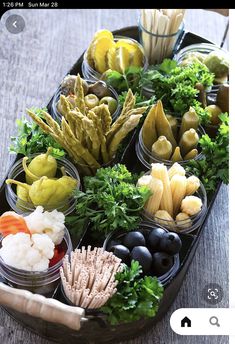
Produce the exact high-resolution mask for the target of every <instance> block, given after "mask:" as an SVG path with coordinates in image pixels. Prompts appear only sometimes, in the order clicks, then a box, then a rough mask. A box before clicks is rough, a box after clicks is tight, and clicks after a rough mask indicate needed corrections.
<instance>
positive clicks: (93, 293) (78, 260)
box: [60, 246, 122, 309]
mask: <svg viewBox="0 0 235 344" xmlns="http://www.w3.org/2000/svg"><path fill="white" fill-rule="evenodd" d="M121 269H122V265H121V259H119V258H117V257H116V256H115V255H114V254H113V253H112V252H107V251H104V249H103V248H97V247H95V248H94V249H93V250H91V246H88V247H87V249H86V248H85V247H82V248H81V249H76V250H75V251H73V252H72V253H71V257H70V261H69V256H68V255H66V256H65V258H64V260H63V266H62V267H61V269H60V275H61V281H62V285H63V288H64V292H65V295H66V296H67V298H68V299H69V300H70V301H71V302H72V303H73V304H74V305H76V306H80V307H83V308H87V309H96V308H100V307H102V306H103V305H104V304H105V303H106V302H107V301H108V299H109V298H110V297H112V295H113V294H114V293H115V292H116V285H117V281H115V274H116V273H117V272H118V271H120V270H121Z"/></svg>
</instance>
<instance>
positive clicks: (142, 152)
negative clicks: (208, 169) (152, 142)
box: [135, 117, 205, 169]
mask: <svg viewBox="0 0 235 344" xmlns="http://www.w3.org/2000/svg"><path fill="white" fill-rule="evenodd" d="M176 118H177V120H178V129H179V128H180V125H181V120H182V117H181V118H180V117H176ZM197 133H198V136H199V139H200V138H201V137H202V135H204V134H205V130H204V129H203V127H202V126H201V125H199V127H198V129H197ZM135 151H136V155H137V157H138V159H139V161H140V162H141V163H142V165H143V166H145V167H146V168H147V169H150V168H151V164H152V163H157V162H159V163H164V164H165V165H166V166H171V165H173V164H174V162H173V161H171V160H164V159H160V158H156V157H154V156H153V155H152V153H151V151H150V150H149V149H148V148H147V147H146V146H145V145H144V142H143V138H142V129H141V130H140V132H139V138H138V140H137V141H136V144H135ZM201 158H202V153H201V152H199V154H198V155H197V156H196V157H195V158H194V159H193V160H199V159H201ZM189 161H190V160H183V161H178V163H179V164H180V165H182V166H184V165H187V163H188V162H189Z"/></svg>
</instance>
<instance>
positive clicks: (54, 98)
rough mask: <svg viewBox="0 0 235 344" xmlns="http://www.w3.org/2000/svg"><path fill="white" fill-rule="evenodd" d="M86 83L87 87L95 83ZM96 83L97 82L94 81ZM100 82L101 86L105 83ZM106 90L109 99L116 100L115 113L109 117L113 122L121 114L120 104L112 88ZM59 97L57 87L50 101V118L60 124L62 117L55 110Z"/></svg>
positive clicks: (59, 91)
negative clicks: (108, 92)
mask: <svg viewBox="0 0 235 344" xmlns="http://www.w3.org/2000/svg"><path fill="white" fill-rule="evenodd" d="M85 81H86V82H87V83H88V85H91V84H93V83H94V82H95V81H92V80H85ZM96 81H97V80H96ZM99 81H100V82H102V83H103V84H105V82H104V81H101V80H99ZM105 86H107V85H106V84H105ZM108 89H109V91H110V93H111V97H113V98H114V99H116V101H117V109H116V110H115V112H114V113H113V114H112V115H111V116H112V119H113V121H115V120H116V119H117V118H118V116H119V115H120V112H121V108H122V107H121V105H120V103H119V100H118V94H117V92H116V91H115V89H114V88H113V87H111V86H108ZM60 95H61V87H59V88H58V89H57V91H56V93H55V95H54V97H53V99H52V105H51V115H52V117H53V118H54V119H55V120H57V121H58V122H61V118H62V115H61V113H60V112H59V111H58V109H57V104H58V102H59V99H60Z"/></svg>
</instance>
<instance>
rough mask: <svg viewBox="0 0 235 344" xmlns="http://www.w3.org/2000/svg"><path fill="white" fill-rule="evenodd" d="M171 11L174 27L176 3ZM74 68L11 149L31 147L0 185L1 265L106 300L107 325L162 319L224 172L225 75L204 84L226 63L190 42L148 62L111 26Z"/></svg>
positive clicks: (24, 278) (84, 302) (75, 299)
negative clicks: (0, 194)
mask: <svg viewBox="0 0 235 344" xmlns="http://www.w3.org/2000/svg"><path fill="white" fill-rule="evenodd" d="M163 11H166V12H165V14H163V15H161V16H160V17H163V16H164V15H168V16H169V17H171V19H172V21H171V24H172V25H173V24H174V25H176V24H177V23H174V20H173V17H174V16H173V17H172V13H173V14H174V13H175V14H177V13H178V12H179V11H178V12H177V11H173V10H163ZM167 11H168V12H167ZM169 11H170V12H169ZM143 13H144V14H145V15H144V18H142V25H144V24H146V20H147V17H146V16H147V14H148V11H145V12H143ZM151 13H155V14H156V13H158V14H159V13H160V12H158V11H155V12H151ZM182 13H184V12H182ZM182 13H178V15H176V16H175V17H176V19H177V16H178V17H179V18H178V19H179V22H178V24H177V25H176V26H175V28H176V29H178V27H179V24H180V21H181V20H182V17H183V15H182ZM169 22H170V21H169ZM160 24H161V23H160ZM174 25H173V26H172V27H171V28H166V29H167V30H166V31H167V32H168V31H169V32H171V33H174V29H173V27H174ZM144 36H145V38H146V37H147V36H146V34H145V35H144ZM159 42H160V40H159V41H157V46H158V45H159V44H160V43H159ZM170 42H171V43H172V42H173V39H171V38H170ZM144 43H145V50H146V49H147V50H148V47H147V46H146V44H147V43H148V42H147V40H146V39H145V42H144ZM147 45H148V44H147ZM160 45H161V44H160ZM163 46H164V47H166V46H165V45H164V44H163V45H162V48H163ZM146 47H147V48H146ZM169 47H170V50H171V48H172V44H170V45H169ZM169 47H168V48H169ZM152 48H153V46H152ZM152 48H151V49H150V50H151V54H150V55H151V60H152V61H155V60H156V56H154V54H155V53H156V52H154V49H155V48H156V47H155V48H154V49H152ZM147 50H146V51H147ZM155 50H156V49H155ZM163 50H164V49H163ZM168 50H169V49H168ZM170 50H169V51H170ZM159 51H160V52H162V53H163V55H164V52H163V51H161V49H160V50H159ZM169 51H168V52H166V51H165V55H169ZM149 53H150V51H149ZM163 55H162V58H161V60H162V59H163ZM79 67H81V69H79V68H77V65H75V66H74V68H73V69H72V71H71V73H72V74H67V75H66V77H65V78H64V79H63V80H62V82H61V84H60V87H59V88H58V90H57V92H56V93H55V96H54V97H53V100H52V102H51V104H52V105H51V106H49V107H48V109H28V110H27V114H28V116H29V117H30V120H31V119H32V120H33V122H32V123H31V122H27V121H26V120H22V121H20V122H18V125H19V135H18V137H17V138H16V137H15V138H13V139H12V141H13V145H12V146H11V151H14V152H16V153H19V154H21V155H23V157H21V156H17V159H16V163H15V164H14V165H13V166H12V167H11V169H10V171H9V175H8V178H6V181H5V185H4V186H5V192H6V201H7V202H8V204H9V209H10V208H12V209H13V210H15V211H7V212H5V213H3V214H2V216H0V234H1V236H0V239H1V241H0V274H2V275H3V277H4V278H5V279H6V282H7V283H11V284H12V283H13V284H12V285H13V286H15V287H16V288H19V287H21V288H22V287H24V288H26V289H29V290H31V291H32V288H31V286H32V285H33V287H34V286H35V287H37V288H38V289H33V292H37V293H38V292H39V293H41V287H45V288H46V289H47V288H49V290H50V295H49V296H50V297H51V296H52V295H53V293H54V292H55V291H56V293H55V294H54V297H58V298H60V299H63V302H66V303H68V304H72V305H74V306H79V307H82V308H85V309H86V310H89V312H91V313H92V314H94V310H96V311H99V312H101V313H102V317H101V319H100V321H101V322H102V321H103V317H104V319H105V321H106V320H107V321H108V322H109V323H110V324H112V325H116V324H122V323H128V322H131V321H137V320H140V319H143V318H150V317H154V316H155V315H156V313H157V311H158V308H159V305H160V302H161V300H162V297H163V296H164V288H165V287H166V286H167V285H168V284H169V283H172V280H173V279H174V278H177V277H176V275H177V273H178V271H179V269H181V267H182V266H183V265H184V263H185V261H186V258H187V257H188V254H189V247H190V249H191V247H192V245H194V243H196V238H197V235H198V232H197V230H198V231H200V230H201V229H200V227H201V225H202V224H203V221H204V219H205V217H206V212H207V200H208V201H209V202H210V201H211V199H212V196H213V193H214V192H215V190H216V188H217V187H218V184H219V183H220V182H221V181H223V182H225V183H228V165H229V154H228V153H229V150H228V146H229V116H228V110H229V106H228V98H229V97H228V95H229V94H228V93H229V92H228V84H224V85H220V86H219V87H218V92H217V89H216V92H217V94H216V95H215V94H214V93H212V94H211V93H210V92H209V89H210V87H212V88H213V92H214V88H215V87H214V86H213V83H216V82H225V81H226V78H227V77H228V72H229V70H228V69H229V65H228V61H227V58H226V56H222V55H219V54H217V53H214V52H213V53H210V54H207V55H206V56H204V55H202V54H200V53H194V54H189V55H187V56H186V57H185V58H184V59H183V60H182V61H181V62H180V63H178V62H177V61H176V59H174V57H173V58H172V59H164V60H163V62H162V63H161V64H160V65H153V66H146V56H144V50H143V48H142V47H141V45H140V44H139V43H138V42H137V41H135V40H133V39H131V38H128V37H115V36H113V34H112V33H111V32H110V31H108V30H105V29H104V30H100V31H98V32H96V33H95V35H94V37H93V39H92V41H91V43H90V45H89V46H88V48H87V50H86V53H85V54H84V57H83V63H82V66H79ZM147 67H148V68H147ZM78 69H79V70H81V71H82V74H81V75H80V74H79V73H78V74H77V75H74V74H75V73H77V72H78ZM88 72H89V73H90V79H87V80H85V78H86V77H87V75H88V74H89V73H88ZM94 80H95V81H94ZM211 129H213V130H214V135H213V137H212V136H210V135H211V134H210V132H209V130H211ZM204 130H206V131H207V133H206V134H205V131H204ZM33 153H36V154H33ZM135 153H136V154H135ZM64 155H65V156H66V158H63V156H64ZM65 223H66V227H68V228H69V231H70V232H71V233H72V234H73V245H72V243H71V239H70V235H69V232H68V230H67V228H66V227H65ZM187 233H192V234H193V235H190V236H189V235H187ZM192 238H194V239H193V240H194V241H191V240H192ZM187 241H188V243H189V244H190V245H187V244H188V243H187ZM185 243H186V245H185ZM184 245H185V246H184ZM72 246H73V247H72ZM75 247H76V249H75ZM73 249H74V251H73ZM70 253H71V254H70ZM19 271H20V272H19ZM16 272H17V273H16ZM9 276H10V277H9ZM52 279H53V281H52ZM59 281H61V294H60V289H56V288H57V286H58V282H59ZM45 294H46V293H45ZM95 316H96V315H94V317H95ZM97 326H98V325H97ZM105 326H106V325H105ZM110 333H111V332H110ZM81 338H82V337H81Z"/></svg>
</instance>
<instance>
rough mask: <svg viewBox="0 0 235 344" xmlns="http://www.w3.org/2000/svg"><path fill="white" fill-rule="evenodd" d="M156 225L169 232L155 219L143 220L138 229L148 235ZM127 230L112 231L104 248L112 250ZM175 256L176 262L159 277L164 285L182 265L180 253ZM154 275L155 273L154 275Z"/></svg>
mask: <svg viewBox="0 0 235 344" xmlns="http://www.w3.org/2000/svg"><path fill="white" fill-rule="evenodd" d="M156 227H158V228H159V227H160V228H162V229H163V230H164V231H165V232H168V230H167V229H166V228H164V227H163V226H161V225H158V224H157V225H156V224H154V223H153V221H143V222H141V223H140V225H139V228H138V229H137V230H138V231H140V232H141V233H142V234H143V235H144V236H146V235H147V234H148V233H149V232H150V231H151V230H153V229H154V228H156ZM126 234H127V232H124V231H115V232H112V233H110V234H109V235H108V236H107V237H106V239H105V241H104V244H103V249H104V250H106V251H110V250H111V247H112V246H113V245H114V244H115V245H118V244H120V243H121V242H122V237H123V236H124V235H126ZM173 258H174V264H173V266H172V267H171V268H170V270H169V271H167V272H166V273H165V274H164V275H162V276H159V277H157V278H158V280H159V282H160V283H161V284H162V285H163V286H166V285H167V284H168V283H169V282H170V281H171V280H172V279H173V278H174V277H175V275H176V273H177V271H178V270H179V267H180V259H179V254H175V255H174V256H173ZM153 276H154V275H153Z"/></svg>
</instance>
